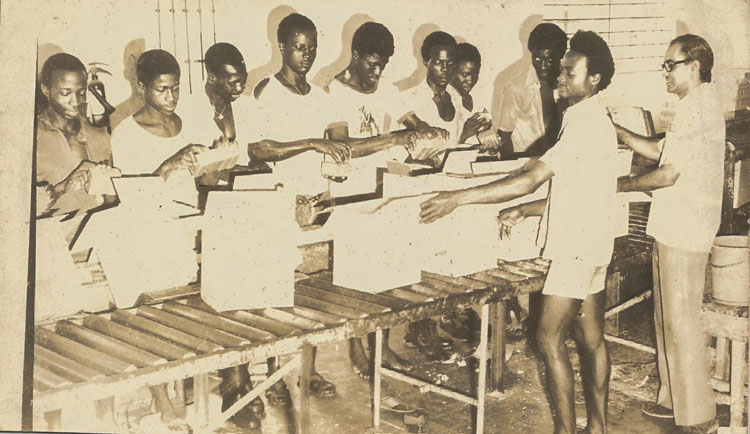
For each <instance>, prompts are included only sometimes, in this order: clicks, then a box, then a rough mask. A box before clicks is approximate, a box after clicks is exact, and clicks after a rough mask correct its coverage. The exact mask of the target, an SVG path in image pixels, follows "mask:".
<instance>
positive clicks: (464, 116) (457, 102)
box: [445, 84, 490, 144]
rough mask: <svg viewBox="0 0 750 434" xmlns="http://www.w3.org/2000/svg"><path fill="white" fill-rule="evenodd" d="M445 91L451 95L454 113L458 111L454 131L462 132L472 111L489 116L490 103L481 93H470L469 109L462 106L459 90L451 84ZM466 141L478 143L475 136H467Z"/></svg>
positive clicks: (472, 113)
mask: <svg viewBox="0 0 750 434" xmlns="http://www.w3.org/2000/svg"><path fill="white" fill-rule="evenodd" d="M445 89H446V91H447V92H448V93H449V94H450V96H451V101H453V102H454V106H455V107H456V113H458V125H457V126H456V131H457V132H458V133H459V134H461V133H462V132H463V128H464V125H466V121H467V120H468V119H469V118H470V117H471V116H472V115H474V113H483V112H484V113H486V116H489V109H490V105H489V104H487V103H486V100H485V99H484V98H483V96H484V95H482V94H481V93H477V92H473V93H470V94H469V95H471V99H472V102H473V103H474V104H473V107H472V109H471V110H469V109H467V108H466V107H464V102H463V96H461V92H459V91H458V89H456V88H455V87H453V85H450V84H449V85H448V86H447V87H446V88H445ZM466 142H467V143H473V144H476V143H478V141H477V139H476V137H468V138H467V139H466Z"/></svg>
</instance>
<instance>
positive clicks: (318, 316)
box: [281, 306, 346, 326]
mask: <svg viewBox="0 0 750 434" xmlns="http://www.w3.org/2000/svg"><path fill="white" fill-rule="evenodd" d="M281 310H284V311H286V312H289V313H290V314H292V315H296V316H299V317H302V318H308V319H311V320H313V321H316V322H319V323H321V326H322V325H324V324H338V323H342V322H346V318H343V317H340V316H338V315H331V314H330V313H326V312H321V311H319V310H315V309H310V308H307V307H302V306H294V307H282V308H281Z"/></svg>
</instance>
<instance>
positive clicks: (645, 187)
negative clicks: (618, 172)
mask: <svg viewBox="0 0 750 434" xmlns="http://www.w3.org/2000/svg"><path fill="white" fill-rule="evenodd" d="M679 177H680V174H679V173H678V172H677V171H676V170H675V169H674V167H673V166H672V165H671V164H665V165H663V166H661V167H659V168H658V169H656V170H652V171H651V172H648V173H644V174H643V175H640V176H621V177H620V178H618V179H617V191H620V192H625V191H651V190H658V189H660V188H664V187H670V186H672V185H674V183H675V182H677V178H679Z"/></svg>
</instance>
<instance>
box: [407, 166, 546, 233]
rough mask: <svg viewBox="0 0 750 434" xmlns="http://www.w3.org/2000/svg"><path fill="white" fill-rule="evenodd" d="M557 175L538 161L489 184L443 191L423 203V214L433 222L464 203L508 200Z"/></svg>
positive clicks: (421, 217) (422, 220)
mask: <svg viewBox="0 0 750 434" xmlns="http://www.w3.org/2000/svg"><path fill="white" fill-rule="evenodd" d="M553 175H554V173H553V172H552V171H551V170H549V169H548V168H547V166H546V165H545V164H544V163H543V162H541V161H536V162H534V164H533V165H532V166H530V167H529V169H528V170H526V171H523V172H520V173H517V174H515V175H510V176H508V177H506V178H503V179H500V180H497V181H494V182H490V183H489V184H484V185H480V186H477V187H472V188H468V189H465V190H456V191H444V192H441V193H440V194H438V195H437V196H435V197H433V198H432V199H429V200H427V201H425V202H423V203H422V204H421V205H420V206H421V207H422V211H421V212H420V214H419V217H420V221H421V222H422V223H431V222H433V221H435V220H437V219H439V218H441V217H444V216H446V215H448V214H450V213H451V212H453V210H455V209H456V208H457V207H459V206H462V205H470V204H488V203H503V202H508V201H510V200H513V199H516V198H519V197H521V196H525V195H527V194H529V193H532V192H534V191H535V190H536V189H537V188H539V186H540V185H542V184H543V183H544V182H546V181H547V180H549V179H550V178H552V176H553Z"/></svg>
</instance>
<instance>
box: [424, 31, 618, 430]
mask: <svg viewBox="0 0 750 434" xmlns="http://www.w3.org/2000/svg"><path fill="white" fill-rule="evenodd" d="M613 74H614V62H613V60H612V55H611V53H610V51H609V47H608V46H607V44H606V42H604V40H602V39H601V38H600V37H599V36H598V35H596V34H595V33H593V32H584V31H579V32H578V33H576V34H575V36H573V38H572V39H571V41H570V51H569V52H568V54H566V55H565V57H564V59H563V61H562V72H561V73H560V76H559V78H558V90H559V91H560V94H561V96H564V97H567V98H568V99H569V101H570V104H571V105H570V107H569V108H568V110H567V111H566V112H565V115H564V119H563V123H562V132H561V133H560V137H559V139H558V141H557V143H556V144H555V147H554V148H552V149H551V150H549V151H548V152H546V153H545V154H544V155H543V156H542V157H541V158H540V159H539V160H538V161H534V162H533V163H532V164H530V165H529V167H528V168H527V169H526V170H525V171H523V172H521V173H519V174H515V175H511V176H508V177H507V178H504V179H501V180H498V181H495V182H492V183H490V184H486V185H482V186H478V187H474V188H470V189H466V190H458V191H450V192H442V193H440V194H438V195H437V196H435V197H434V198H432V199H430V200H428V201H426V202H424V203H423V204H422V212H421V214H420V215H421V218H422V221H423V222H425V223H429V222H432V221H434V220H436V219H438V218H440V217H442V216H444V215H446V214H448V213H450V212H452V211H453V210H454V209H455V208H456V207H458V206H460V205H467V204H472V203H474V204H479V203H502V202H507V201H508V200H512V199H515V198H518V197H521V196H524V195H526V194H529V193H531V192H533V191H535V190H536V189H537V188H538V187H539V186H540V185H541V184H543V183H544V182H546V181H547V180H550V187H549V193H548V196H547V199H546V200H538V201H535V202H529V203H525V204H521V205H517V206H515V207H512V208H509V209H506V210H503V211H502V212H501V213H500V216H499V220H500V223H501V234H503V233H504V234H507V233H508V232H509V230H510V227H512V226H513V225H514V224H517V223H519V222H521V221H522V220H524V218H525V217H527V216H530V215H542V222H541V229H540V232H539V239H538V242H539V245H540V246H542V247H543V257H545V258H547V259H549V260H551V261H552V262H551V265H550V269H549V273H548V275H547V281H546V282H545V285H544V289H543V290H542V294H543V295H542V312H541V317H540V321H539V326H538V329H537V345H538V347H539V350H540V353H541V355H542V359H543V360H544V364H545V367H546V371H547V375H546V377H547V388H548V391H549V396H550V400H551V402H550V405H551V406H552V414H553V419H554V422H555V433H556V434H562V433H567V434H573V433H575V432H576V417H575V400H574V377H573V370H572V368H571V364H570V359H569V357H568V353H567V349H566V348H565V338H566V337H567V334H568V329H570V328H571V326H573V337H574V339H575V341H576V344H577V346H578V349H579V352H580V354H581V375H582V377H583V386H584V394H585V397H586V409H587V420H588V426H587V430H586V432H587V433H590V434H602V433H606V421H607V391H608V384H609V372H610V371H609V368H610V364H609V354H608V351H607V346H606V343H605V341H604V311H605V302H606V297H605V293H604V291H603V289H604V283H605V277H606V272H607V265H608V263H609V261H610V259H611V256H612V251H613V249H614V238H615V231H614V229H613V228H612V227H611V221H612V220H613V219H614V217H615V216H616V215H617V214H616V213H617V201H616V187H617V170H616V169H617V138H616V134H615V130H614V127H613V126H612V123H611V121H610V120H609V118H608V116H607V111H606V109H605V108H604V106H603V105H602V104H601V102H600V101H599V97H598V96H597V94H598V92H599V91H601V90H603V89H605V88H606V87H607V86H608V85H609V83H610V81H611V78H612V75H613Z"/></svg>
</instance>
